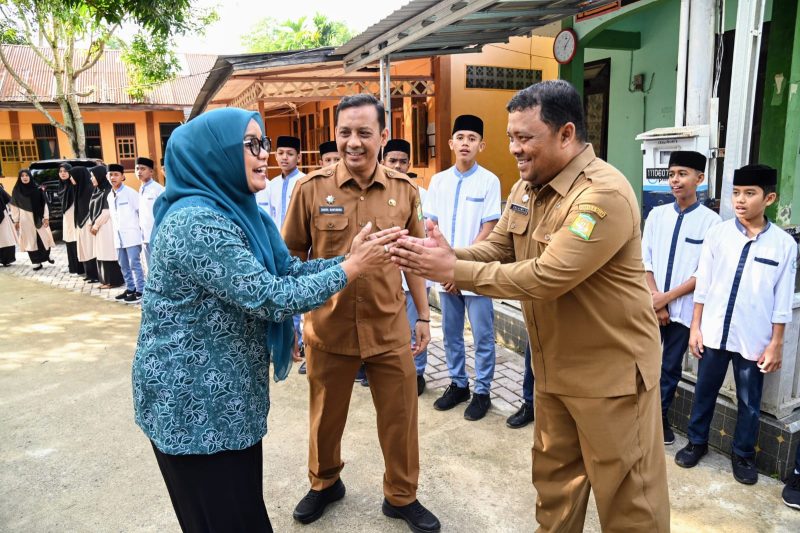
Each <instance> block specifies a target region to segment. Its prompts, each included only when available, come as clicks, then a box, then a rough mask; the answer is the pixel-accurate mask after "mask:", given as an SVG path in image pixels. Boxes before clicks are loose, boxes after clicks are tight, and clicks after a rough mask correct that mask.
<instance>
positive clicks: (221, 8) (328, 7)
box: [176, 0, 409, 54]
mask: <svg viewBox="0 0 800 533" xmlns="http://www.w3.org/2000/svg"><path fill="white" fill-rule="evenodd" d="M408 1H409V0H378V1H376V0H369V1H367V0H354V1H353V0H351V1H347V0H345V1H339V2H331V1H330V0H283V1H272V2H258V1H253V0H250V1H242V0H197V2H196V5H197V6H199V7H209V6H215V5H216V6H218V7H217V13H219V15H220V20H219V21H218V22H217V23H215V24H213V25H212V26H209V27H208V29H207V30H206V35H205V36H204V37H198V36H187V37H182V38H180V39H178V41H177V43H176V44H177V48H176V49H177V51H178V52H194V53H207V54H238V53H244V52H245V49H244V46H242V38H243V37H246V36H247V34H248V33H249V32H250V30H251V29H252V27H253V25H254V24H255V23H256V22H258V21H260V20H261V19H263V18H266V17H272V18H274V19H277V20H279V21H284V20H286V19H293V20H294V19H298V18H300V17H302V16H303V15H306V16H308V17H309V18H311V17H312V16H313V15H314V13H316V12H320V13H322V14H324V15H327V16H328V18H330V19H332V20H340V21H342V22H345V23H346V24H347V25H348V26H349V27H350V28H351V29H353V30H354V32H355V34H356V35H357V34H359V33H361V32H362V31H364V30H365V29H367V28H368V27H369V26H372V25H373V24H375V23H376V22H379V21H380V20H382V19H383V18H384V17H386V16H388V15H390V14H391V13H392V12H394V11H395V10H396V9H397V8H399V7H402V6H403V5H405V4H407V3H408Z"/></svg>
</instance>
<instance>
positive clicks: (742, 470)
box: [731, 452, 758, 485]
mask: <svg viewBox="0 0 800 533" xmlns="http://www.w3.org/2000/svg"><path fill="white" fill-rule="evenodd" d="M731 468H732V469H733V479H735V480H736V481H738V482H739V483H744V484H745V485H755V484H756V483H757V482H758V469H757V468H756V462H755V460H754V459H752V458H750V459H748V458H747V457H742V456H741V455H736V452H731Z"/></svg>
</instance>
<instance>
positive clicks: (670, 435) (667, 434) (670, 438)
mask: <svg viewBox="0 0 800 533" xmlns="http://www.w3.org/2000/svg"><path fill="white" fill-rule="evenodd" d="M661 425H662V426H663V427H664V444H672V443H673V442H675V432H673V431H672V428H671V427H670V425H669V420H668V419H667V417H666V416H663V417H661Z"/></svg>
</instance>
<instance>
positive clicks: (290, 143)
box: [275, 135, 300, 153]
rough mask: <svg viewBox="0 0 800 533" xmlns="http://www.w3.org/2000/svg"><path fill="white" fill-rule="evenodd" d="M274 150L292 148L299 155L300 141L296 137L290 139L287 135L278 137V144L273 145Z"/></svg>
mask: <svg viewBox="0 0 800 533" xmlns="http://www.w3.org/2000/svg"><path fill="white" fill-rule="evenodd" d="M275 148H276V149H277V148H294V149H295V150H297V152H298V153H299V152H300V139H298V138H297V137H290V136H289V135H281V136H280V137H278V142H277V144H276V145H275Z"/></svg>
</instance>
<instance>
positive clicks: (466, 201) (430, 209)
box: [423, 115, 500, 420]
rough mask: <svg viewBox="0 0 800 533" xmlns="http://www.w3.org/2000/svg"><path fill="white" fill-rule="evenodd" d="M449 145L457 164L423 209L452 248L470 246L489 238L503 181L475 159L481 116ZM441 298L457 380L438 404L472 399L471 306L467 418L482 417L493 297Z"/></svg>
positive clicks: (438, 179)
mask: <svg viewBox="0 0 800 533" xmlns="http://www.w3.org/2000/svg"><path fill="white" fill-rule="evenodd" d="M449 144H450V149H451V150H453V152H454V153H455V156H456V164H455V165H454V166H452V167H450V168H449V169H447V170H445V171H443V172H439V173H438V174H435V175H434V176H433V178H431V183H430V188H429V189H428V195H427V197H426V198H425V202H424V204H423V211H424V213H425V216H426V217H428V218H430V219H431V220H433V221H434V222H435V223H436V224H437V225H438V226H439V229H440V231H441V232H442V234H443V235H444V236H445V238H446V239H447V240H448V241H449V243H450V245H451V246H453V247H465V246H469V245H471V244H473V243H475V242H479V241H482V240H483V239H485V238H486V237H487V236H488V235H489V234H490V233H491V232H492V229H493V228H494V226H495V224H497V221H498V220H499V219H500V180H499V179H498V178H497V176H495V175H494V174H492V173H491V172H489V171H488V170H486V169H485V168H483V167H482V166H480V165H478V163H476V161H475V160H476V159H477V157H478V153H480V152H481V151H483V149H484V148H485V147H486V143H485V142H484V141H483V121H482V120H481V119H480V118H478V117H476V116H474V115H461V116H459V117H457V118H456V120H455V122H454V124H453V135H452V138H451V139H450V141H449ZM439 301H440V302H441V307H442V330H443V334H444V347H445V356H446V359H447V368H448V369H449V370H450V379H451V380H452V383H451V384H450V386H449V387H447V390H445V392H444V394H443V395H442V396H441V397H440V398H439V399H438V400H436V402H435V403H434V404H433V406H434V408H436V409H437V410H439V411H445V410H448V409H452V408H453V407H455V406H456V405H458V404H459V403H461V402H465V401H467V400H469V398H470V390H469V381H468V377H467V368H466V354H465V350H464V312H465V310H466V313H467V315H468V316H469V322H470V325H471V326H472V336H473V339H474V343H475V385H474V393H473V394H472V401H471V402H470V404H469V405H468V406H467V409H466V410H465V411H464V418H466V419H467V420H480V419H481V418H483V417H484V416H485V415H486V412H487V411H488V410H489V406H490V405H491V401H490V399H489V391H490V388H491V384H492V379H493V378H494V367H495V343H494V308H493V306H492V300H491V298H487V297H485V296H478V295H476V294H473V293H469V292H466V291H465V292H461V291H459V290H458V289H456V288H455V287H454V286H452V285H442V286H441V289H440V292H439Z"/></svg>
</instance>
